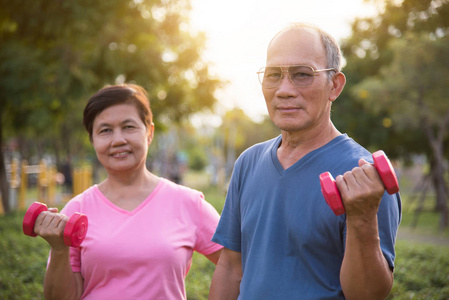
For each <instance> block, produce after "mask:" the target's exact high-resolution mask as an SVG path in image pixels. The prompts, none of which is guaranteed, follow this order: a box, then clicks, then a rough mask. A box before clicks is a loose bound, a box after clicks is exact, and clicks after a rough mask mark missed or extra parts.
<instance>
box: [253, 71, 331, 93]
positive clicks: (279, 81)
mask: <svg viewBox="0 0 449 300" xmlns="http://www.w3.org/2000/svg"><path fill="white" fill-rule="evenodd" d="M267 67H268V68H280V69H281V71H282V74H281V78H279V80H278V81H277V82H276V84H275V85H273V86H266V85H264V84H263V78H265V76H263V77H262V81H261V80H260V76H259V74H263V73H265V68H267ZM291 67H307V68H310V69H311V70H312V73H313V79H312V82H311V83H310V84H308V85H297V84H296V83H294V82H293V80H292V78H291V77H290V72H289V70H290V68H291ZM285 68H287V69H286V70H285ZM262 69H263V71H262ZM327 71H334V72H335V73H337V72H338V70H337V69H335V68H328V69H318V70H316V69H314V68H313V67H312V66H308V65H285V66H265V67H262V68H260V69H259V71H258V72H256V74H257V75H258V76H257V77H258V79H259V82H260V84H261V85H262V86H263V87H265V88H267V89H272V88H275V87H277V86H279V84H280V83H281V81H282V79H283V78H284V73H285V72H287V74H288V79H289V80H290V82H291V83H292V84H294V85H295V86H297V87H307V86H311V85H312V84H313V81H314V80H315V74H316V73H320V72H327Z"/></svg>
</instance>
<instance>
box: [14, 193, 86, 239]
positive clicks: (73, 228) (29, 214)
mask: <svg viewBox="0 0 449 300" xmlns="http://www.w3.org/2000/svg"><path fill="white" fill-rule="evenodd" d="M43 211H47V205H45V204H44V203H40V202H34V203H33V204H31V206H30V207H29V208H28V210H27V211H26V213H25V217H24V218H23V224H22V229H23V233H24V234H26V235H29V236H32V237H35V236H37V234H36V233H35V232H34V223H36V219H37V216H39V214H40V213H41V212H43ZM87 226H88V222H87V217H86V216H85V215H83V214H80V213H75V214H73V215H72V216H71V217H70V218H69V220H68V221H67V224H66V225H65V228H64V244H66V245H67V246H70V247H78V246H79V245H81V243H82V242H83V240H84V237H85V236H86V233H87Z"/></svg>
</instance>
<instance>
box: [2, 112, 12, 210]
mask: <svg viewBox="0 0 449 300" xmlns="http://www.w3.org/2000/svg"><path fill="white" fill-rule="evenodd" d="M0 192H1V196H2V203H3V209H4V211H5V213H8V212H9V211H10V208H9V185H8V178H7V176H6V165H5V156H4V155H3V126H2V113H1V112H0Z"/></svg>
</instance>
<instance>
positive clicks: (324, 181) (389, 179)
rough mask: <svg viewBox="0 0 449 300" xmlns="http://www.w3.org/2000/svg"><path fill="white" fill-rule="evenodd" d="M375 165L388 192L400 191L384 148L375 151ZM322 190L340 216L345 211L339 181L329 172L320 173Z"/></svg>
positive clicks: (327, 200) (328, 202) (336, 213)
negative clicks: (338, 185) (338, 186)
mask: <svg viewBox="0 0 449 300" xmlns="http://www.w3.org/2000/svg"><path fill="white" fill-rule="evenodd" d="M373 161H374V167H375V168H376V170H377V172H378V173H379V176H380V179H382V182H383V184H384V187H385V189H386V190H387V193H388V194H390V195H393V194H395V193H397V192H399V184H398V179H397V177H396V173H395V172H394V169H393V166H392V165H391V163H390V160H389V159H388V157H387V156H386V155H385V153H384V152H383V151H382V150H379V151H376V152H374V153H373ZM320 184H321V192H322V193H323V196H324V199H325V200H326V202H327V204H328V205H329V207H330V208H331V209H332V211H333V212H334V213H335V215H337V216H339V215H341V214H343V213H344V212H345V208H344V206H343V202H342V201H341V196H340V192H339V191H338V188H337V183H336V182H335V180H334V178H333V177H332V175H331V174H330V173H329V172H324V173H322V174H321V175H320Z"/></svg>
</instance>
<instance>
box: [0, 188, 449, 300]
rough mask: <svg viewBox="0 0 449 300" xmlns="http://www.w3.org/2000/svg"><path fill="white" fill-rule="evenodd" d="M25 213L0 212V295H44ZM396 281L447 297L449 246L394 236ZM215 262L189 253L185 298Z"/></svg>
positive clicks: (216, 199)
mask: <svg viewBox="0 0 449 300" xmlns="http://www.w3.org/2000/svg"><path fill="white" fill-rule="evenodd" d="M202 190H203V192H204V194H205V196H206V199H207V200H208V201H209V202H210V203H212V205H214V206H215V207H216V209H217V210H218V211H221V209H222V207H223V202H224V196H225V195H224V194H223V192H222V191H219V190H218V189H217V188H211V187H208V188H205V189H202ZM23 215H24V213H17V212H16V213H12V214H9V215H6V216H3V217H0V299H5V300H9V299H12V300H16V299H17V300H19V299H20V300H22V299H26V300H30V299H31V300H33V299H43V297H42V291H43V280H44V275H45V266H46V263H47V257H48V251H49V250H50V248H49V246H48V244H47V243H46V242H45V241H44V240H43V239H41V238H30V237H27V236H25V235H23V233H22V220H23ZM395 266H396V267H395V272H394V275H395V281H394V285H393V289H392V291H391V293H390V295H389V297H388V298H387V299H399V300H402V299H404V300H405V299H435V300H438V299H441V300H442V299H449V247H447V246H433V245H423V244H416V243H412V242H408V241H402V240H401V241H398V242H397V244H396V262H395ZM214 269H215V266H214V265H213V264H212V263H211V262H209V261H208V260H207V259H206V258H205V257H204V256H202V255H199V254H197V253H195V254H194V256H193V261H192V268H191V270H190V272H189V274H188V275H187V278H186V289H187V297H188V299H189V300H202V299H207V296H208V293H209V285H210V281H211V278H212V274H213V271H214Z"/></svg>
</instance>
